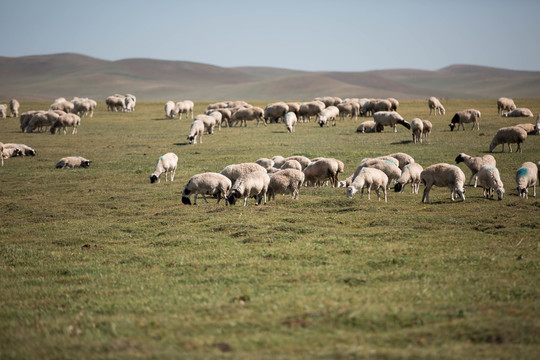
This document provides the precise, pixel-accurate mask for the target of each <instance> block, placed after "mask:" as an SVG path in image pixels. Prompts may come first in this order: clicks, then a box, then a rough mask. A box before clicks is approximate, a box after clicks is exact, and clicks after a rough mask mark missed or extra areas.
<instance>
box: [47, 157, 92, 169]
mask: <svg viewBox="0 0 540 360" xmlns="http://www.w3.org/2000/svg"><path fill="white" fill-rule="evenodd" d="M90 163H91V161H90V160H88V159H85V158H83V157H81V156H68V157H65V158H61V159H60V161H58V162H57V163H56V166H55V168H56V169H71V168H79V167H82V168H87V167H89V166H90Z"/></svg>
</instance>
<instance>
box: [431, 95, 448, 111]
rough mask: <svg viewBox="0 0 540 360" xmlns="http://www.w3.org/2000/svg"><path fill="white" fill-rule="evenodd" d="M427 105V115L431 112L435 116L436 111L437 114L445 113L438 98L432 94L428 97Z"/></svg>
mask: <svg viewBox="0 0 540 360" xmlns="http://www.w3.org/2000/svg"><path fill="white" fill-rule="evenodd" d="M428 106H429V115H431V112H433V114H434V115H435V116H437V111H438V112H439V115H444V114H445V113H446V110H444V106H442V104H441V102H440V101H439V99H437V98H436V97H435V96H432V97H430V98H429V99H428Z"/></svg>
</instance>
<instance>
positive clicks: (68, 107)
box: [49, 100, 75, 113]
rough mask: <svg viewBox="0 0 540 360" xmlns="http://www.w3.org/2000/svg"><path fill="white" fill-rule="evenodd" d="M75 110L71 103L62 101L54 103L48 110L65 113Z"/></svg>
mask: <svg viewBox="0 0 540 360" xmlns="http://www.w3.org/2000/svg"><path fill="white" fill-rule="evenodd" d="M74 109H75V105H74V104H73V103H72V102H71V101H67V100H65V101H62V102H55V103H53V104H52V105H51V106H50V107H49V110H61V111H63V112H66V113H72V112H73V110H74Z"/></svg>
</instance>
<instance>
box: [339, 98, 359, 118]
mask: <svg viewBox="0 0 540 360" xmlns="http://www.w3.org/2000/svg"><path fill="white" fill-rule="evenodd" d="M337 109H338V110H339V118H340V120H344V119H345V116H350V117H351V119H352V118H353V116H354V119H355V120H358V115H359V114H360V104H358V103H357V102H348V103H343V104H339V105H338V106H337Z"/></svg>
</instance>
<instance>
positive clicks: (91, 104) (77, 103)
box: [71, 97, 122, 117]
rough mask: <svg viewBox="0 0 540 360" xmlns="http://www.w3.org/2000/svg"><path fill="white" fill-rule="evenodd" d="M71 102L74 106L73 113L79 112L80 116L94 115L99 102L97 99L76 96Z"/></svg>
mask: <svg viewBox="0 0 540 360" xmlns="http://www.w3.org/2000/svg"><path fill="white" fill-rule="evenodd" d="M71 102H72V103H73V106H74V108H73V111H72V113H74V114H77V115H79V116H80V117H83V116H89V117H94V110H95V109H96V106H97V102H96V101H95V100H92V99H88V98H78V97H75V98H73V99H72V100H71ZM120 109H122V108H120Z"/></svg>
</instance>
